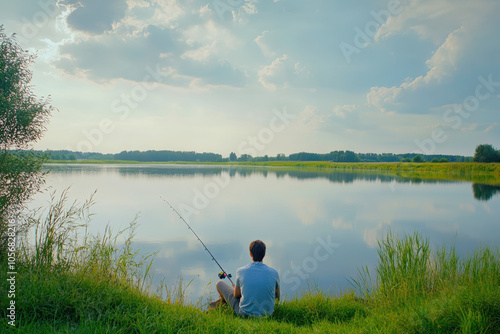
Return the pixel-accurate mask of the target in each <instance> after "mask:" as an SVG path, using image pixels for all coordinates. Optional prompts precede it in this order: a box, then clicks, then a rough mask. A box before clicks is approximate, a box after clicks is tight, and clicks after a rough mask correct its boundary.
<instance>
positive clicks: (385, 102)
mask: <svg viewBox="0 0 500 334" xmlns="http://www.w3.org/2000/svg"><path fill="white" fill-rule="evenodd" d="M467 41H468V36H467V34H466V33H465V29H464V27H460V28H458V29H456V30H454V31H452V32H451V33H450V34H449V35H448V37H447V38H446V40H445V41H444V43H443V44H442V45H441V46H440V47H439V48H438V49H437V50H436V51H435V52H434V54H433V55H432V57H431V58H430V59H428V60H427V61H426V65H427V67H428V68H429V70H428V71H427V73H426V74H425V75H421V76H418V77H417V78H415V79H409V78H408V79H407V80H406V81H405V82H403V83H402V84H401V85H400V86H399V87H396V86H393V87H372V88H371V89H370V92H369V93H368V95H367V96H366V98H367V102H368V104H370V105H373V106H375V107H377V108H378V109H379V110H380V111H382V112H385V111H388V108H390V107H391V106H396V105H397V99H398V97H399V95H400V94H401V93H402V92H404V91H414V90H416V89H419V88H421V87H423V86H426V85H429V84H439V83H440V82H441V80H442V79H444V78H445V77H448V76H451V75H452V74H453V73H454V72H455V71H456V70H457V64H458V61H459V59H460V57H461V56H462V55H463V51H464V49H465V48H466V47H467Z"/></svg>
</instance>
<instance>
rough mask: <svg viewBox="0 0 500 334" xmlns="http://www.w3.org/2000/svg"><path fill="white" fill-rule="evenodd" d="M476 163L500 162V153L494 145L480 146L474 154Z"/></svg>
mask: <svg viewBox="0 0 500 334" xmlns="http://www.w3.org/2000/svg"><path fill="white" fill-rule="evenodd" d="M474 162H500V152H499V151H497V150H495V149H494V148H493V146H492V145H487V144H482V145H478V146H477V147H476V152H475V153H474Z"/></svg>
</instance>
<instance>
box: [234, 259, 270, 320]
mask: <svg viewBox="0 0 500 334" xmlns="http://www.w3.org/2000/svg"><path fill="white" fill-rule="evenodd" d="M236 286H238V287H240V289H241V299H240V310H241V313H242V315H248V316H253V317H260V316H264V315H272V314H273V311H274V299H275V298H276V288H278V287H279V276H278V272H277V271H276V270H275V269H273V268H271V267H268V266H267V265H265V264H264V263H262V262H252V263H250V264H248V265H246V266H244V267H241V268H239V269H238V270H237V271H236Z"/></svg>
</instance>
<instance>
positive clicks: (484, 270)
mask: <svg viewBox="0 0 500 334" xmlns="http://www.w3.org/2000/svg"><path fill="white" fill-rule="evenodd" d="M377 252H378V256H379V261H378V264H377V266H376V268H375V275H373V274H372V273H371V272H370V271H369V269H368V268H367V267H365V268H362V269H360V270H359V277H358V278H357V279H351V283H352V284H353V286H354V287H355V288H356V289H357V290H358V292H361V294H362V295H363V296H364V297H365V298H372V299H377V300H379V301H382V300H383V301H385V302H387V303H389V304H391V305H399V304H404V303H406V302H411V301H414V300H415V298H421V297H424V298H425V297H429V296H431V295H435V294H437V293H440V292H442V291H445V290H447V289H456V288H458V287H460V286H467V287H471V286H479V285H481V286H495V285H496V286H498V285H499V283H500V251H499V249H498V247H496V248H495V249H491V248H489V247H487V246H484V247H481V248H479V249H477V250H476V251H475V252H474V253H473V254H469V255H468V256H465V257H463V258H460V257H459V256H458V255H457V253H456V250H455V248H454V247H453V246H452V247H449V248H447V247H446V246H442V247H441V248H439V249H437V250H436V251H434V252H433V251H432V249H431V247H430V243H429V240H428V239H426V238H424V237H423V236H422V235H421V234H420V233H418V232H414V233H413V235H405V236H403V237H402V238H400V237H398V236H396V235H395V234H394V233H393V232H391V231H389V232H388V233H387V235H386V237H385V238H384V239H382V240H380V241H378V251H377Z"/></svg>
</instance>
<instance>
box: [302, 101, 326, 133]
mask: <svg viewBox="0 0 500 334" xmlns="http://www.w3.org/2000/svg"><path fill="white" fill-rule="evenodd" d="M317 111H318V107H316V106H312V105H308V106H306V107H305V108H304V111H302V112H301V113H300V114H299V116H298V117H297V120H298V121H299V122H300V123H301V124H302V125H303V126H305V127H306V128H309V129H311V130H315V129H317V128H318V127H319V126H320V125H321V124H324V123H325V122H326V120H327V119H328V117H329V116H328V115H321V114H319V113H318V112H317Z"/></svg>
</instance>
